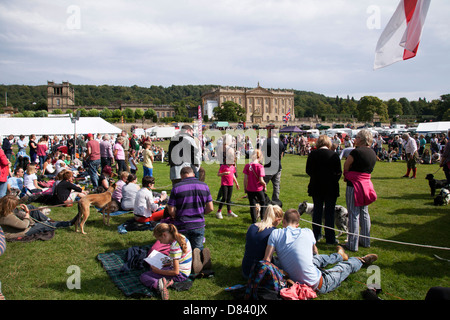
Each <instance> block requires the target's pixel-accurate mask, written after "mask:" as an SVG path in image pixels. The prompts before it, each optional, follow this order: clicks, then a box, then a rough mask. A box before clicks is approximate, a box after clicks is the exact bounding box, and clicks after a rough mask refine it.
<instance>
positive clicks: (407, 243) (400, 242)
mask: <svg viewBox="0 0 450 320" xmlns="http://www.w3.org/2000/svg"><path fill="white" fill-rule="evenodd" d="M213 202H216V203H222V204H223V205H230V206H238V207H247V208H251V207H257V206H250V205H242V204H237V203H226V202H221V201H217V200H213ZM260 207H265V208H267V206H260ZM300 220H301V221H303V222H307V223H310V224H313V225H317V226H319V227H323V228H327V229H331V230H334V231H337V232H342V233H346V234H349V235H354V236H358V237H363V238H369V239H372V240H378V241H384V242H390V243H395V244H401V245H408V246H415V247H422V248H429V249H438V250H448V251H450V248H446V247H438V246H431V245H426V244H416V243H410V242H402V241H395V240H389V239H381V238H375V237H369V236H364V235H360V234H355V233H351V232H345V231H343V230H339V229H335V228H331V227H327V226H324V225H321V224H318V223H315V222H312V221H309V220H305V219H303V218H300Z"/></svg>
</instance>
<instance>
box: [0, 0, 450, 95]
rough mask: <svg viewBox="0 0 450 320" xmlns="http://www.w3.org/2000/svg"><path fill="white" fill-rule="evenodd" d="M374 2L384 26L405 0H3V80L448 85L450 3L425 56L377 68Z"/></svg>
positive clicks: (438, 0)
mask: <svg viewBox="0 0 450 320" xmlns="http://www.w3.org/2000/svg"><path fill="white" fill-rule="evenodd" d="M371 5H375V6H379V8H380V22H381V26H382V28H384V26H385V25H386V23H387V22H388V20H389V18H390V16H391V15H392V13H393V11H394V10H395V7H396V5H397V2H396V1H391V0H379V1H376V2H374V1H369V0H360V1H351V0H321V1H315V0H303V1H298V0H272V1H269V0H263V1H261V0H259V1H257V0H241V1H238V0H218V1H206V0H171V1H155V0H151V1H144V0H139V1H125V0H121V1H120V0H116V1H108V2H106V1H87V0H83V1H72V0H71V1H68V0H66V1H57V2H54V1H45V0H36V1H32V2H29V1H23V0H14V1H12V0H10V1H3V2H1V3H0V30H1V31H0V45H1V46H0V53H1V57H2V59H1V60H0V68H1V69H2V73H1V74H0V83H24V84H43V83H45V81H46V80H47V79H52V80H55V81H62V80H68V81H71V82H73V83H80V84H119V85H133V84H138V85H145V86H149V85H163V86H168V85H171V84H221V85H242V86H255V85H256V83H257V82H258V81H260V82H261V85H266V86H268V87H274V88H278V87H280V88H293V89H298V90H308V91H315V92H318V93H324V94H330V95H336V94H343V95H346V94H345V93H346V92H348V93H349V94H350V93H352V92H369V93H370V92H379V93H383V92H387V93H389V92H392V93H393V94H396V92H399V91H400V92H409V91H411V92H416V91H417V92H439V93H441V94H443V93H447V92H446V91H448V89H447V88H448V80H447V78H448V77H447V74H448V72H449V71H450V70H449V64H448V63H446V56H445V51H447V52H448V48H449V44H450V37H449V32H450V28H449V22H448V19H447V17H446V13H448V12H449V10H448V9H450V3H449V2H448V1H445V0H434V1H433V2H432V3H431V6H430V10H429V13H428V17H427V21H426V23H425V29H424V34H423V40H422V43H421V46H420V48H419V54H418V56H417V57H416V58H414V59H412V60H411V61H412V62H409V63H403V62H402V63H399V64H398V65H396V66H393V67H389V69H385V70H382V71H381V72H379V71H377V72H374V71H373V70H372V64H373V58H374V49H375V45H376V42H377V40H378V37H379V35H380V34H381V32H382V28H381V29H378V30H376V29H375V30H370V29H368V27H367V19H368V18H369V15H370V14H369V13H368V12H367V8H368V7H369V6H371ZM70 6H77V7H78V8H79V10H80V11H79V13H80V15H79V16H77V17H78V18H79V22H80V25H79V27H80V28H79V29H77V28H75V29H74V28H71V26H73V25H71V24H70V23H71V21H72V22H73V20H70V19H72V18H73V14H74V13H73V12H68V11H67V9H68V8H69V7H70ZM75 14H76V13H75ZM58 79H61V80H58ZM422 79H426V81H421V80H422Z"/></svg>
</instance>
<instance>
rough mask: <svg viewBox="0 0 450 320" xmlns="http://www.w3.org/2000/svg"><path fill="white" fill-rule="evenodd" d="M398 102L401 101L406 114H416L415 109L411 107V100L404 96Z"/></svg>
mask: <svg viewBox="0 0 450 320" xmlns="http://www.w3.org/2000/svg"><path fill="white" fill-rule="evenodd" d="M398 102H400V103H401V105H402V109H403V114H405V115H410V114H414V110H413V108H412V107H411V103H410V102H409V100H408V99H406V98H405V97H403V98H400V99H398Z"/></svg>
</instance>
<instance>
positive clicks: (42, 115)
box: [34, 110, 48, 118]
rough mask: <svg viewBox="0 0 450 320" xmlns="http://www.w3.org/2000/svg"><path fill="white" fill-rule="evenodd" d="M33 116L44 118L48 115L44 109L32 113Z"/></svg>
mask: <svg viewBox="0 0 450 320" xmlns="http://www.w3.org/2000/svg"><path fill="white" fill-rule="evenodd" d="M34 116H35V117H38V118H45V117H48V112H47V111H45V110H38V111H36V112H35V113H34Z"/></svg>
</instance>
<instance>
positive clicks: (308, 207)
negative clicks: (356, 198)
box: [298, 201, 348, 237]
mask: <svg viewBox="0 0 450 320" xmlns="http://www.w3.org/2000/svg"><path fill="white" fill-rule="evenodd" d="M298 213H300V215H302V214H303V213H307V214H309V215H311V216H312V215H313V213H314V204H312V203H308V202H307V201H303V202H301V203H300V204H299V205H298ZM323 220H325V217H323ZM334 223H335V225H336V227H337V229H339V230H341V231H340V232H339V234H338V237H339V236H341V235H342V234H343V233H344V232H348V211H347V209H346V208H345V207H343V206H340V205H336V206H335V207H334Z"/></svg>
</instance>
